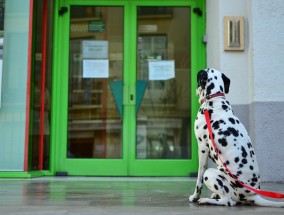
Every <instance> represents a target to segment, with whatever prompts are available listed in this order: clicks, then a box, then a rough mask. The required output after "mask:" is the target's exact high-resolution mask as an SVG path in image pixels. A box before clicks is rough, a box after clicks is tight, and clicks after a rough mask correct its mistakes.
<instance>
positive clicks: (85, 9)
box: [67, 6, 123, 158]
mask: <svg viewBox="0 0 284 215" xmlns="http://www.w3.org/2000/svg"><path fill="white" fill-rule="evenodd" d="M70 22H71V23H70V51H69V101H68V106H69V107H68V146H67V147H68V148H67V157H68V158H121V157H122V122H121V118H120V115H119V112H118V110H117V108H116V105H115V100H114V96H113V93H112V91H111V88H110V84H111V83H114V82H116V81H119V80H122V68H123V65H122V62H123V8H122V7H94V6H72V7H71V19H70Z"/></svg>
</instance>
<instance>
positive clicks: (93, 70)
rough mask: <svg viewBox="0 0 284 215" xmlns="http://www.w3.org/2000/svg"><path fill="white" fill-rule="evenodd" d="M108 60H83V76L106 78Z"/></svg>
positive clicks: (107, 74)
mask: <svg viewBox="0 0 284 215" xmlns="http://www.w3.org/2000/svg"><path fill="white" fill-rule="evenodd" d="M108 77H109V60H90V59H87V60H86V59H84V60H83V78H108Z"/></svg>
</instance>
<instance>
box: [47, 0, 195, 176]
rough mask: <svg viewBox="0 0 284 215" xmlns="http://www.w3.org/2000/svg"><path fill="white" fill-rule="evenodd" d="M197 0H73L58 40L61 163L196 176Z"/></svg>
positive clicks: (73, 170)
mask: <svg viewBox="0 0 284 215" xmlns="http://www.w3.org/2000/svg"><path fill="white" fill-rule="evenodd" d="M193 2H194V1H193ZM157 5H158V6H157ZM192 5H193V3H192V2H191V1H180V2H178V3H177V2H176V1H169V2H168V4H166V3H165V2H164V1H152V2H151V3H149V1H91V0H89V1H78V0H69V1H66V5H65V7H64V8H66V10H65V13H63V14H60V15H59V16H58V23H59V24H58V28H57V29H61V28H60V27H62V29H61V31H62V32H59V31H58V34H57V35H58V36H57V37H58V39H57V40H56V42H55V43H56V46H57V47H60V50H59V54H58V56H59V58H57V62H56V65H57V67H56V70H57V72H56V74H54V90H55V91H56V93H54V96H53V98H54V101H53V108H54V112H53V118H52V119H53V120H52V125H53V126H52V131H53V135H52V137H53V138H52V144H53V155H54V156H53V160H52V161H54V163H53V171H54V172H64V173H67V174H68V175H85V176H86V175H90V176H103V175H105V176H187V175H188V174H190V173H194V172H195V171H196V168H197V161H196V158H197V154H196V147H195V142H194V141H195V140H194V137H193V136H192V130H193V129H192V123H193V119H192V117H191V116H192V114H193V113H194V112H195V110H194V109H195V105H194V104H193V103H194V102H195V97H194V98H193V97H192V94H193V95H194V92H193V90H192V89H193V88H194V87H195V86H194V84H192V80H191V77H192V76H193V77H195V76H194V74H192V71H195V70H197V68H196V66H197V64H196V63H195V62H193V59H195V57H193V55H196V53H194V51H193V50H195V48H196V44H193V43H192V41H193V40H194V39H195V38H196V34H197V33H198V32H193V30H194V27H195V26H196V25H195V24H194V22H195V17H194V16H193V14H192V7H193V6H192ZM64 8H63V9H64ZM60 9H62V8H59V10H60ZM194 80H195V79H194Z"/></svg>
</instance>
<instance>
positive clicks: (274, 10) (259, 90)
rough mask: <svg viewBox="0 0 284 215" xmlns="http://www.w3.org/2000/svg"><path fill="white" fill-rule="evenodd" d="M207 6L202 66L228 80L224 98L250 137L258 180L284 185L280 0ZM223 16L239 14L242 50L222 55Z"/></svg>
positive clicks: (230, 0)
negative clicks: (205, 39)
mask: <svg viewBox="0 0 284 215" xmlns="http://www.w3.org/2000/svg"><path fill="white" fill-rule="evenodd" d="M206 4H207V26H206V29H207V38H208V43H207V66H208V67H214V68H216V69H219V70H220V71H221V72H223V73H225V74H226V75H227V76H228V77H229V78H230V79H231V88H230V93H229V95H228V96H227V98H228V100H229V101H230V102H231V104H232V105H233V108H234V110H237V111H235V113H237V115H238V116H239V115H240V116H239V118H240V119H241V121H242V122H243V123H244V124H245V126H246V127H247V129H248V132H249V134H250V136H251V139H252V141H253V144H254V147H255V149H256V155H257V157H258V163H259V166H260V174H261V179H262V181H284V170H283V169H281V166H282V164H283V163H284V156H283V152H284V136H283V135H282V133H283V128H284V93H283V91H284V71H283V68H284V27H283V26H284V1H283V0H207V2H206ZM224 16H244V18H245V50H244V51H243V52H236V51H224V26H223V25H224V24H223V19H224Z"/></svg>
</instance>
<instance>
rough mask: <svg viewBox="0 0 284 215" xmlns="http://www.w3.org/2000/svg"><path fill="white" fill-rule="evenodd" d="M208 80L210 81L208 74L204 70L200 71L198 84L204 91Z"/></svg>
mask: <svg viewBox="0 0 284 215" xmlns="http://www.w3.org/2000/svg"><path fill="white" fill-rule="evenodd" d="M207 79H208V74H207V72H206V71H204V70H200V71H199V72H198V74H197V83H198V87H199V86H201V87H202V89H204V88H205V85H206V83H207Z"/></svg>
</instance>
